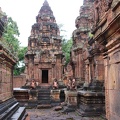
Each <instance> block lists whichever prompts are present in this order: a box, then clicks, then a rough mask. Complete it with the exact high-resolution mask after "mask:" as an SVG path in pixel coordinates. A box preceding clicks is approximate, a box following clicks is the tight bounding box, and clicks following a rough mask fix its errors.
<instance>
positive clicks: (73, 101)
mask: <svg viewBox="0 0 120 120" xmlns="http://www.w3.org/2000/svg"><path fill="white" fill-rule="evenodd" d="M65 95H66V100H67V101H66V102H67V104H68V105H74V106H77V91H76V90H75V91H66V94H65Z"/></svg>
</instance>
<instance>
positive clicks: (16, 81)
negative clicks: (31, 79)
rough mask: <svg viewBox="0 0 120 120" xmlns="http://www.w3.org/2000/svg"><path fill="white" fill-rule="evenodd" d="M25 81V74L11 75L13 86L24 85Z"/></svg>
mask: <svg viewBox="0 0 120 120" xmlns="http://www.w3.org/2000/svg"><path fill="white" fill-rule="evenodd" d="M25 83H26V76H25V75H19V76H14V77H13V88H20V87H22V86H24V85H25Z"/></svg>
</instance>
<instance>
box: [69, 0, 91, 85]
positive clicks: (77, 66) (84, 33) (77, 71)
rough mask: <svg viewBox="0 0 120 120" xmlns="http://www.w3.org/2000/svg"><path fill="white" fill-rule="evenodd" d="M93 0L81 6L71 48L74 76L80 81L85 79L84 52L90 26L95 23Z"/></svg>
mask: <svg viewBox="0 0 120 120" xmlns="http://www.w3.org/2000/svg"><path fill="white" fill-rule="evenodd" d="M92 4H93V2H92V0H84V3H83V6H81V8H80V13H79V16H78V17H77V18H76V20H75V26H76V28H77V29H76V30H74V32H73V36H72V37H73V46H72V50H71V64H72V66H73V76H74V77H75V78H76V80H77V81H78V83H81V82H82V83H83V82H84V80H85V63H84V55H83V52H84V51H85V50H86V49H87V46H88V45H87V43H88V38H89V32H90V28H91V26H92V24H93V19H92V17H91V14H92V9H91V8H92Z"/></svg>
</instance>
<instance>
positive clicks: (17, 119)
mask: <svg viewBox="0 0 120 120" xmlns="http://www.w3.org/2000/svg"><path fill="white" fill-rule="evenodd" d="M26 116H27V114H26V112H25V107H19V109H18V110H17V111H16V112H15V113H14V114H13V115H12V117H11V120H23V119H25V118H26Z"/></svg>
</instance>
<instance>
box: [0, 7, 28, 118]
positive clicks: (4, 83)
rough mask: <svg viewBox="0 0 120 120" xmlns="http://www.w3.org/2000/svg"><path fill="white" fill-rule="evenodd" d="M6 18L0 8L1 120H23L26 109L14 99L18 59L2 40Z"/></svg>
mask: <svg viewBox="0 0 120 120" xmlns="http://www.w3.org/2000/svg"><path fill="white" fill-rule="evenodd" d="M6 18H7V17H6V16H5V15H4V14H3V12H2V11H1V8H0V120H8V119H16V120H18V119H19V120H23V119H25V117H26V113H25V107H20V106H19V103H18V102H17V100H16V99H15V98H14V97H13V67H14V65H15V63H16V62H17V59H16V57H15V56H13V53H11V51H10V50H9V49H8V46H6V45H7V44H5V42H4V41H5V40H4V39H3V38H2V35H3V32H4V26H5V23H6Z"/></svg>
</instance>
